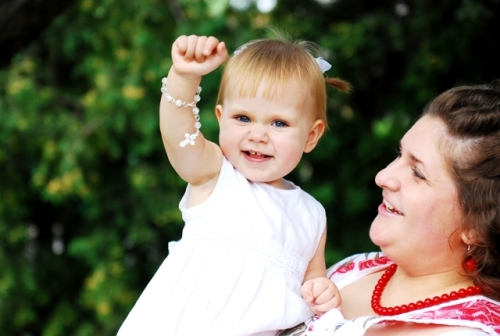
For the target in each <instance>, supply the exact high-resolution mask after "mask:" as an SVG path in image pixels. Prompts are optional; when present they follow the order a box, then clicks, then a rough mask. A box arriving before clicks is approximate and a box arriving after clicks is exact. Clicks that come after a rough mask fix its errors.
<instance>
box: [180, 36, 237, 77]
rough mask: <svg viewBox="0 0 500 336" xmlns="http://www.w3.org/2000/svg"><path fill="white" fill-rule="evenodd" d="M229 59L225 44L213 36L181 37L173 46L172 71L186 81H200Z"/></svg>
mask: <svg viewBox="0 0 500 336" xmlns="http://www.w3.org/2000/svg"><path fill="white" fill-rule="evenodd" d="M226 58H227V49H226V45H225V43H224V42H219V40H218V39H217V38H216V37H213V36H209V37H207V36H196V35H190V36H185V35H182V36H179V37H178V38H177V40H175V42H174V44H173V45H172V61H173V66H172V70H173V71H175V72H176V73H177V74H178V75H180V76H181V77H184V78H186V79H198V78H200V77H201V76H204V75H206V74H208V73H210V72H212V71H213V70H215V69H217V68H218V67H219V66H220V65H221V64H222V63H223V62H224V61H225V60H226Z"/></svg>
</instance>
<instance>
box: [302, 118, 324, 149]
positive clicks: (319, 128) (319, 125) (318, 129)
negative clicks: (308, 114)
mask: <svg viewBox="0 0 500 336" xmlns="http://www.w3.org/2000/svg"><path fill="white" fill-rule="evenodd" d="M323 132H325V123H324V121H323V120H321V119H318V120H316V121H315V122H314V123H313V124H312V126H311V129H310V130H309V135H308V136H307V141H306V145H305V146H304V153H309V152H310V151H312V150H313V149H314V147H316V145H317V144H318V141H319V139H320V138H321V136H322V135H323Z"/></svg>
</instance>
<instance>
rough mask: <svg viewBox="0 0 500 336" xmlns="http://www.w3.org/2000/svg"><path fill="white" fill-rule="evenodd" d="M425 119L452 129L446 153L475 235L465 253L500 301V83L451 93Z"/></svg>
mask: <svg viewBox="0 0 500 336" xmlns="http://www.w3.org/2000/svg"><path fill="white" fill-rule="evenodd" d="M423 115H427V116H431V117H435V118H439V119H440V120H441V121H442V122H443V123H444V124H445V125H446V131H447V134H446V136H444V137H443V140H444V142H443V145H444V147H443V153H444V154H445V157H446V161H447V166H448V169H449V171H450V173H451V175H452V177H453V179H454V180H455V183H456V186H457V190H458V199H459V202H460V205H461V208H462V211H463V213H464V215H465V218H464V221H463V224H462V230H463V231H464V232H468V233H469V235H470V236H471V243H470V250H469V251H468V252H467V253H465V255H464V258H463V260H462V262H463V264H464V263H465V261H466V260H467V259H468V258H473V259H474V260H475V261H476V264H477V269H476V270H475V271H473V272H468V271H467V270H466V269H465V268H464V269H463V270H464V272H466V273H468V274H469V275H470V276H472V278H473V280H474V283H475V284H476V285H478V286H479V287H481V289H482V291H483V293H484V294H485V295H486V296H489V297H491V298H493V299H496V300H500V82H498V81H497V82H494V83H493V84H492V85H474V86H459V87H455V88H452V89H450V90H448V91H445V92H444V93H442V94H441V95H439V96H438V97H436V98H435V99H434V100H432V101H431V102H430V103H429V105H428V106H427V107H426V108H425V110H424V113H423Z"/></svg>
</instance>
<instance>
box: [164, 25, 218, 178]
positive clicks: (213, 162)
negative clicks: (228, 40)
mask: <svg viewBox="0 0 500 336" xmlns="http://www.w3.org/2000/svg"><path fill="white" fill-rule="evenodd" d="M226 58H227V50H226V46H225V44H224V42H219V40H218V39H217V38H215V37H213V36H210V37H206V36H195V35H190V36H184V35H183V36H180V37H179V38H177V40H176V41H175V42H174V43H173V45H172V61H173V65H172V67H171V68H170V71H169V73H168V79H167V81H166V83H164V85H163V87H164V90H166V92H164V94H162V98H161V101H160V131H161V136H162V140H163V145H164V146H165V150H166V152H167V156H168V158H169V160H170V163H171V164H172V166H173V167H174V169H175V171H176V172H177V173H178V174H179V176H180V177H181V178H182V179H184V180H185V181H186V182H188V183H191V184H192V185H201V184H203V183H205V182H207V181H208V180H210V179H213V178H216V177H217V176H218V173H219V170H220V167H221V164H222V152H221V150H220V148H219V146H217V145H216V144H214V143H213V142H210V141H207V140H206V139H205V138H204V137H203V135H202V134H201V133H199V134H197V135H196V136H193V135H195V134H196V133H197V128H196V127H195V122H196V119H195V117H196V112H197V110H194V109H197V107H196V106H195V105H196V102H195V101H194V97H195V95H196V92H197V88H198V86H199V85H200V82H201V77H202V76H204V75H206V74H208V73H210V72H212V71H213V70H215V69H217V68H218V67H219V66H220V65H221V64H222V63H223V62H224V61H225V60H226ZM167 96H170V97H172V99H170V100H169V99H167ZM181 143H182V145H183V146H184V147H181Z"/></svg>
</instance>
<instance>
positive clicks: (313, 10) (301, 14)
mask: <svg viewBox="0 0 500 336" xmlns="http://www.w3.org/2000/svg"><path fill="white" fill-rule="evenodd" d="M397 5H399V6H401V5H402V6H403V7H399V8H400V12H399V13H400V14H398V12H397V11H396V6H397ZM404 6H407V7H404ZM401 8H402V9H405V8H406V9H408V10H409V12H407V13H406V14H405V13H404V11H403V12H401ZM499 9H500V4H499V2H498V1H495V0H490V1H487V0H481V1H480V0H462V1H459V2H457V1H451V0H446V1H440V2H439V3H437V2H435V1H430V0H415V1H411V2H410V1H408V2H406V3H404V2H399V3H394V2H392V1H379V2H373V1H370V0H365V1H361V0H350V1H334V2H332V3H331V4H329V5H324V6H322V5H320V4H319V3H317V2H316V1H313V0H309V1H280V2H279V3H278V6H277V7H276V8H275V9H274V11H272V12H270V13H268V14H263V13H260V12H258V11H257V9H256V8H254V7H250V8H248V9H247V10H245V11H236V10H233V9H232V8H231V7H230V6H229V1H227V0H218V1H201V0H198V1H194V0H191V1H188V0H183V1H178V2H176V1H167V2H160V1H157V0H144V1H128V2H124V1H121V2H118V1H115V0H102V1H95V0H80V1H78V2H76V3H75V5H74V6H73V7H71V9H70V10H69V11H67V12H66V13H64V14H63V15H61V16H60V17H58V18H57V20H55V22H53V24H52V25H51V26H50V28H49V29H48V30H47V31H45V32H44V34H43V36H42V37H41V38H40V39H38V40H37V41H35V42H34V43H33V44H32V45H30V46H29V47H28V48H26V49H25V50H23V51H22V52H20V53H19V54H18V55H16V57H15V58H14V60H13V62H12V64H11V65H10V67H9V68H7V69H4V70H1V71H0V118H1V120H2V121H1V122H0V148H1V149H0V268H1V271H0V311H1V312H4V313H3V314H0V334H2V335H43V336H55V335H79V336H80V335H81V336H86V335H114V334H116V331H117V329H118V327H119V326H120V324H121V322H122V321H123V319H124V318H125V316H126V314H127V312H128V311H129V310H130V308H131V307H132V305H133V304H134V302H135V300H136V299H137V297H138V295H139V294H140V292H141V291H142V289H143V288H144V286H145V285H146V284H147V282H148V280H149V279H150V278H151V276H152V275H153V274H154V272H155V270H156V269H157V267H158V266H159V264H160V263H161V262H162V260H163V259H164V258H165V256H166V255H167V253H168V252H167V243H168V241H171V240H175V239H178V238H179V237H180V234H181V230H182V218H181V216H180V212H179V210H178V203H179V200H180V197H181V195H182V193H183V191H184V188H185V183H184V182H183V181H182V180H181V179H180V178H179V177H178V176H177V175H176V174H175V172H174V171H173V169H172V168H171V167H170V165H169V163H168V160H167V158H166V155H165V153H164V149H163V146H162V143H161V139H160V135H159V130H158V103H159V98H160V90H159V88H160V79H161V78H162V77H163V76H164V75H165V74H166V73H167V72H168V69H169V67H170V65H171V60H170V46H171V44H172V42H173V41H174V39H175V37H176V36H178V35H180V34H192V33H195V34H199V35H215V36H217V37H219V38H220V39H222V40H224V41H226V43H227V45H228V48H229V49H230V50H234V49H236V48H237V47H238V46H239V45H241V44H242V43H244V42H247V41H248V40H250V39H253V38H259V37H262V36H264V35H265V34H266V31H265V30H264V28H265V27H267V26H269V25H273V26H277V27H279V28H281V29H283V30H286V31H287V32H288V33H289V34H290V35H292V36H294V37H297V38H303V39H308V40H312V41H315V42H317V43H318V44H319V45H320V47H321V52H322V54H323V56H324V58H326V59H328V60H329V61H330V62H331V63H332V65H333V67H332V69H331V70H330V71H329V72H328V74H329V75H330V76H340V77H341V78H344V79H346V80H348V81H350V82H351V83H352V84H353V87H354V91H353V93H352V94H350V95H345V94H341V93H338V92H335V91H333V90H332V91H331V92H330V101H329V106H330V115H329V118H330V130H329V131H328V132H327V134H326V135H325V137H324V138H323V139H322V140H321V142H320V144H319V146H318V148H317V149H316V150H315V151H313V152H312V153H311V154H309V155H306V156H305V157H304V159H303V161H302V162H301V164H300V166H299V167H298V168H297V169H296V170H295V171H294V172H293V173H292V174H291V175H290V176H289V178H290V179H291V180H293V181H295V182H296V183H297V184H299V185H300V186H301V187H302V188H303V189H305V190H306V191H308V192H310V193H311V194H312V195H314V196H315V197H316V198H317V199H318V200H320V201H321V202H322V203H323V204H324V206H325V208H326V209H327V215H328V247H327V251H326V258H327V262H328V263H329V264H331V263H333V262H335V261H337V260H339V259H340V258H342V257H344V256H346V255H347V254H350V253H354V252H361V251H368V250H373V249H374V248H375V247H374V246H373V245H372V244H371V243H370V241H369V238H368V228H369V224H370V222H371V220H372V219H373V217H374V216H375V215H376V207H377V205H378V203H380V199H381V197H380V190H379V189H378V188H377V187H376V186H375V184H374V182H373V180H374V176H375V174H376V173H377V171H378V170H380V169H381V168H383V167H384V166H385V165H387V164H388V163H389V162H390V161H391V160H392V157H393V156H394V152H393V148H395V147H397V146H398V144H397V143H398V140H399V138H400V137H401V135H402V134H403V133H404V131H405V130H406V129H407V128H408V127H409V126H410V125H411V123H412V122H413V121H414V120H415V118H416V117H417V115H418V114H419V112H420V111H421V109H422V108H423V106H424V105H425V103H426V102H427V101H428V100H429V99H430V98H432V97H433V96H434V95H435V94H436V93H438V92H440V91H443V90H444V89H447V88H449V87H451V86H453V85H455V84H462V83H469V82H474V83H476V82H481V81H487V80H491V79H493V78H495V77H496V76H498V75H499V70H500V66H499V64H498V62H497V60H496V57H495V56H496V53H495V49H494V48H496V47H495V43H494V35H493V34H494V33H495V32H496V31H498V29H499V27H498V25H499V22H500V20H498V18H497V17H496V14H495V13H497V12H498V10H499ZM219 77H220V70H218V71H216V72H214V73H212V74H210V75H208V76H206V78H204V80H203V95H202V101H201V103H200V104H199V105H200V107H201V109H202V112H201V116H202V122H203V131H204V134H205V135H206V136H207V137H208V138H210V139H212V140H214V141H215V140H217V122H216V120H215V118H214V116H213V106H214V104H215V97H216V95H217V88H218V81H219ZM5 312H8V313H5Z"/></svg>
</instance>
